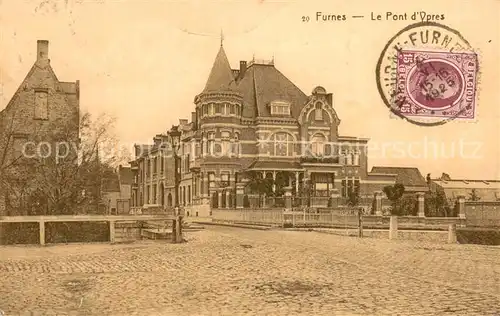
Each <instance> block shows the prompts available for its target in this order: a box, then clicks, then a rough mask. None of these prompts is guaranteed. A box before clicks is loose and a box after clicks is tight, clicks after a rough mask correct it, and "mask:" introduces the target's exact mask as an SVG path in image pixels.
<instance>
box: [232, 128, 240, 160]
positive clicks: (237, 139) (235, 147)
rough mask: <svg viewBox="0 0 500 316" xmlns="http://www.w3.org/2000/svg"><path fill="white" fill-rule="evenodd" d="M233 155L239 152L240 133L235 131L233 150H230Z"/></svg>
mask: <svg viewBox="0 0 500 316" xmlns="http://www.w3.org/2000/svg"><path fill="white" fill-rule="evenodd" d="M232 153H233V155H235V156H236V155H239V153H240V133H238V132H235V133H234V142H233V150H232Z"/></svg>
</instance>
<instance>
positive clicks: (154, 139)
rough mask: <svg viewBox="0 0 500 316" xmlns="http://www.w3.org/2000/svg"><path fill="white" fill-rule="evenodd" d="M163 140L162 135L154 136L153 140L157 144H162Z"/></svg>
mask: <svg viewBox="0 0 500 316" xmlns="http://www.w3.org/2000/svg"><path fill="white" fill-rule="evenodd" d="M161 141H162V138H161V135H156V136H155V137H154V138H153V142H154V144H155V146H159V145H160V144H161Z"/></svg>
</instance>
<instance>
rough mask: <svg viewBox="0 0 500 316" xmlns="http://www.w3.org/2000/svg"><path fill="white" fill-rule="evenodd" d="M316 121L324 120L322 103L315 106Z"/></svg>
mask: <svg viewBox="0 0 500 316" xmlns="http://www.w3.org/2000/svg"><path fill="white" fill-rule="evenodd" d="M314 119H315V120H316V121H322V120H323V107H322V104H321V102H316V104H315V105H314Z"/></svg>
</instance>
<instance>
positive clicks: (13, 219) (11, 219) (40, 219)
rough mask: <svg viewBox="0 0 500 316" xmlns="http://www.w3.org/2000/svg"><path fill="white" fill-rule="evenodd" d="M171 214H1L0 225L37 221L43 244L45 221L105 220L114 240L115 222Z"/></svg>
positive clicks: (145, 219)
mask: <svg viewBox="0 0 500 316" xmlns="http://www.w3.org/2000/svg"><path fill="white" fill-rule="evenodd" d="M174 219H176V217H175V216H172V215H47V216H3V217H0V225H2V224H9V223H38V231H39V236H40V237H39V242H40V245H45V242H46V239H45V223H53V222H107V223H109V238H110V240H109V241H110V242H114V241H115V223H117V222H129V221H136V222H138V221H152V220H162V221H165V220H174Z"/></svg>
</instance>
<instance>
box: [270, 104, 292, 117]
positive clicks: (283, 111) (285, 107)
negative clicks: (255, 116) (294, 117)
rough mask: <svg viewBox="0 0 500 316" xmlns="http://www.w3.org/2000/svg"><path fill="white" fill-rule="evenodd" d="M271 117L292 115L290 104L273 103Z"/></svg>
mask: <svg viewBox="0 0 500 316" xmlns="http://www.w3.org/2000/svg"><path fill="white" fill-rule="evenodd" d="M271 115H290V104H289V103H286V102H272V103H271Z"/></svg>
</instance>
